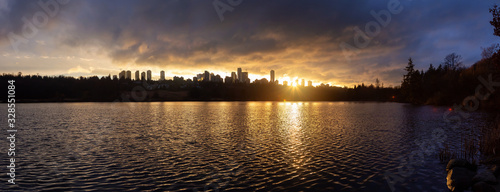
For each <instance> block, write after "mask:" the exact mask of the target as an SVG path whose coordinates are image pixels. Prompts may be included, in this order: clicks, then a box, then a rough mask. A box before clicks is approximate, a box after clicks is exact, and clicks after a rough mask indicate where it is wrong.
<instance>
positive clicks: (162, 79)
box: [160, 71, 165, 81]
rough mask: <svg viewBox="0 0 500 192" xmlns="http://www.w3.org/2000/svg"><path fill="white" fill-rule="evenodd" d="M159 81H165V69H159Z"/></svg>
mask: <svg viewBox="0 0 500 192" xmlns="http://www.w3.org/2000/svg"><path fill="white" fill-rule="evenodd" d="M160 81H165V71H160Z"/></svg>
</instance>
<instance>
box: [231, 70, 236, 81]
mask: <svg viewBox="0 0 500 192" xmlns="http://www.w3.org/2000/svg"><path fill="white" fill-rule="evenodd" d="M236 79H237V77H236V73H235V72H231V83H235V82H236Z"/></svg>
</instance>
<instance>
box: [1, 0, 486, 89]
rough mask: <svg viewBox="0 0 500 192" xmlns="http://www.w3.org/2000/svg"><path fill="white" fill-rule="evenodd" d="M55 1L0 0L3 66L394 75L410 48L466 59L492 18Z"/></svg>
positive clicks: (475, 11) (418, 56)
mask: <svg viewBox="0 0 500 192" xmlns="http://www.w3.org/2000/svg"><path fill="white" fill-rule="evenodd" d="M48 2H52V1H48ZM57 2H59V1H57ZM61 2H63V3H59V4H57V9H55V8H54V6H53V5H50V7H49V8H47V4H48V3H47V4H42V5H43V6H41V5H38V4H37V2H36V1H32V2H19V1H1V2H0V12H1V13H2V14H0V21H2V23H4V25H3V30H0V62H1V63H4V65H1V66H0V71H2V72H6V73H17V72H19V71H21V72H23V73H24V74H33V75H35V74H37V73H39V74H41V75H52V76H53V75H66V76H73V77H79V76H86V77H88V76H94V75H95V76H106V75H108V74H117V73H119V72H120V71H121V70H131V71H132V72H134V71H135V70H140V71H146V70H152V71H153V73H152V78H153V79H154V78H159V77H160V74H159V73H158V72H159V71H160V70H165V72H166V73H165V77H166V78H172V77H173V76H183V77H184V78H190V77H192V76H194V75H196V73H194V71H196V72H199V71H204V70H208V71H211V72H214V73H217V74H220V75H221V76H230V74H225V73H226V72H227V71H232V70H234V68H235V67H236V66H239V67H241V68H243V69H245V70H246V71H248V72H249V78H250V79H251V80H252V81H253V80H255V79H261V78H263V77H268V75H269V70H268V69H274V70H276V71H279V74H277V75H276V78H277V79H278V80H280V78H282V77H284V74H286V76H287V77H289V78H290V80H291V81H293V82H295V78H304V79H308V80H312V81H313V83H319V82H324V83H330V84H334V85H339V86H344V85H345V86H349V87H352V86H353V85H356V84H360V83H373V82H375V80H376V79H379V80H380V81H381V82H384V84H385V85H386V86H396V85H399V83H400V78H401V77H402V75H403V74H404V71H403V70H402V69H401V68H402V67H404V66H405V64H406V60H407V59H408V58H409V57H412V58H413V59H414V61H415V68H416V69H418V70H423V69H427V68H428V66H429V64H431V63H432V64H434V66H437V65H439V64H440V63H442V61H443V58H444V57H445V56H446V55H448V54H449V53H453V52H455V53H457V54H459V55H462V56H463V63H464V65H465V66H471V65H472V64H474V63H475V62H477V61H479V60H480V59H481V47H489V46H490V45H491V44H492V43H494V42H495V41H496V38H495V37H494V36H493V34H492V32H491V31H492V26H491V25H490V24H489V23H488V21H489V20H491V15H490V14H489V13H488V9H489V8H490V7H491V6H492V5H493V4H494V3H495V1H493V0H486V1H480V2H455V1H451V0H447V1H440V2H431V1H403V0H401V1H394V3H395V4H394V5H396V6H395V7H394V8H391V7H389V8H391V9H388V2H390V1H366V2H343V3H342V2H325V1H273V2H260V1H245V2H242V3H241V2H240V3H241V5H239V4H238V6H235V5H232V6H230V7H231V8H232V9H234V11H225V12H224V13H223V14H219V12H220V11H219V12H218V11H217V10H218V9H216V8H214V4H213V2H211V1H208V2H204V3H198V2H194V1H182V2H178V1H160V2H155V3H151V4H149V3H143V2H140V1H127V0H126V1H105V2H101V1H70V2H67V3H65V2H64V1H61ZM261 3H265V4H266V6H261V5H262V4H261ZM117 5H119V6H120V8H121V9H115V7H116V6H117ZM285 5H286V6H285ZM47 10H48V12H47ZM117 10H126V11H117ZM145 10H153V11H145ZM423 10H426V11H425V12H423ZM256 13H259V14H256ZM277 13H279V15H282V16H283V17H276V14H277ZM299 13H300V14H299ZM34 15H47V20H40V19H44V18H45V17H39V20H38V21H34V20H33V16H34ZM299 15H301V16H299ZM416 15H417V16H418V17H416ZM23 18H24V19H23ZM159 18H161V19H159ZM221 18H223V19H221ZM346 18H348V19H346ZM478 21H479V22H478ZM408 23H412V25H408ZM35 24H36V25H35ZM367 26H368V31H367ZM30 29H31V30H32V31H30ZM370 30H371V31H370ZM366 36H370V38H369V39H364V40H368V41H363V38H364V37H366ZM371 36H373V37H371ZM356 38H357V39H356ZM356 42H357V43H356ZM133 76H135V74H134V75H133Z"/></svg>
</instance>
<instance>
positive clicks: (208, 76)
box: [203, 71, 210, 81]
mask: <svg viewBox="0 0 500 192" xmlns="http://www.w3.org/2000/svg"><path fill="white" fill-rule="evenodd" d="M203 81H210V73H209V72H208V71H205V73H204V75H203Z"/></svg>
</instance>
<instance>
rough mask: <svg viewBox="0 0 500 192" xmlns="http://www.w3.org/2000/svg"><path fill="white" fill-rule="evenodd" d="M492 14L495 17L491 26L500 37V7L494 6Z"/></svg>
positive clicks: (491, 10)
mask: <svg viewBox="0 0 500 192" xmlns="http://www.w3.org/2000/svg"><path fill="white" fill-rule="evenodd" d="M490 13H491V15H493V20H492V21H490V24H491V25H493V27H494V32H493V34H494V35H496V36H500V7H498V6H497V5H494V6H493V8H490Z"/></svg>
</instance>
